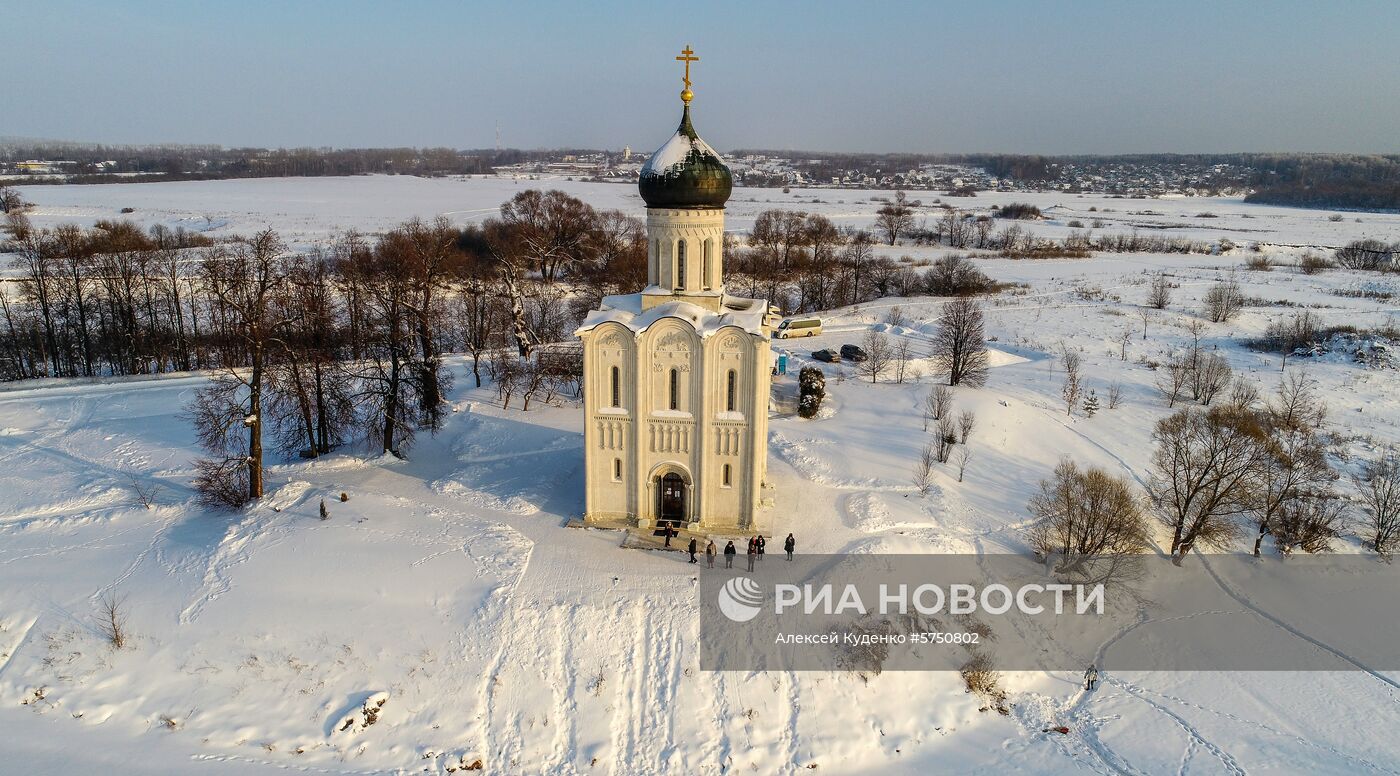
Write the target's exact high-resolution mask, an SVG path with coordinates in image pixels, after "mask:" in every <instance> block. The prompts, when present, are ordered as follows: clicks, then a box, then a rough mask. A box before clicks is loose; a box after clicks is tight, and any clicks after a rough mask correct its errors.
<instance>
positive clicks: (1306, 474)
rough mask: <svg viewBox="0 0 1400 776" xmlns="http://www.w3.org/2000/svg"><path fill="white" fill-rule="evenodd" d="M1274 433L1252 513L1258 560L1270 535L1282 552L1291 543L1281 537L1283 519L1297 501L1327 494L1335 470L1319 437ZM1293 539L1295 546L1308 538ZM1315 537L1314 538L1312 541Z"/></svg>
mask: <svg viewBox="0 0 1400 776" xmlns="http://www.w3.org/2000/svg"><path fill="white" fill-rule="evenodd" d="M1270 431H1271V432H1272V433H1271V434H1270V436H1269V439H1268V440H1267V441H1266V445H1267V447H1266V451H1267V453H1268V455H1267V457H1265V459H1264V462H1263V466H1262V468H1261V472H1260V476H1259V481H1258V484H1257V488H1256V489H1255V491H1254V493H1255V502H1254V505H1253V508H1252V509H1251V510H1250V511H1251V513H1252V514H1253V515H1254V521H1255V524H1256V525H1257V526H1258V527H1259V532H1258V534H1256V535H1255V537H1254V557H1256V558H1257V557H1259V553H1260V548H1261V546H1262V545H1263V543H1264V537H1265V536H1267V535H1270V534H1272V535H1274V538H1275V541H1277V542H1280V549H1284V547H1283V545H1284V544H1287V542H1286V541H1284V540H1283V539H1280V538H1279V532H1280V521H1281V520H1282V516H1283V515H1284V514H1285V512H1287V511H1288V510H1289V509H1290V508H1292V505H1294V503H1295V502H1298V501H1300V500H1303V499H1311V498H1316V497H1319V495H1320V494H1323V493H1327V492H1328V490H1329V488H1330V486H1331V482H1332V478H1333V474H1332V467H1331V466H1329V465H1328V464H1327V451H1326V449H1325V448H1324V446H1323V445H1322V443H1321V441H1320V440H1319V439H1318V438H1317V436H1316V435H1315V434H1312V433H1311V432H1309V431H1299V430H1295V429H1289V428H1282V427H1276V428H1273V429H1270ZM1317 516H1318V515H1313V516H1312V517H1317ZM1293 517H1295V518H1298V519H1300V520H1304V521H1305V522H1306V519H1311V518H1308V516H1306V515H1301V514H1295V515H1293ZM1305 518H1306V519H1305ZM1294 528H1295V529H1298V530H1303V529H1304V528H1305V526H1303V525H1302V524H1301V523H1300V524H1298V525H1295V526H1294ZM1290 538H1291V539H1296V540H1297V541H1296V542H1294V543H1295V544H1301V543H1303V541H1304V539H1305V538H1308V537H1304V536H1302V535H1296V536H1293V537H1290ZM1315 538H1317V537H1316V536H1311V538H1308V540H1309V541H1311V540H1312V539H1315ZM1290 546H1291V545H1290Z"/></svg>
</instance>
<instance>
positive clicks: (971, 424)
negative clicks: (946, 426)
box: [958, 410, 977, 445]
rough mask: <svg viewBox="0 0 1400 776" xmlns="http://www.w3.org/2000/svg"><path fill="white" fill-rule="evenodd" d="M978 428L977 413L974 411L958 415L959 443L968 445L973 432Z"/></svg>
mask: <svg viewBox="0 0 1400 776" xmlns="http://www.w3.org/2000/svg"><path fill="white" fill-rule="evenodd" d="M976 427H977V413H975V412H973V411H972V410H963V411H962V412H960V413H958V441H959V442H960V443H962V444H964V445H965V444H967V439H968V437H970V436H972V430H973V429H974V428H976Z"/></svg>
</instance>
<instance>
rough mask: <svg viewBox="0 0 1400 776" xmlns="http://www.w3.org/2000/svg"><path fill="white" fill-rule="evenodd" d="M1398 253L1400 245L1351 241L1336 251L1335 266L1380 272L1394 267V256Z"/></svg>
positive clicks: (1370, 241) (1376, 241)
mask: <svg viewBox="0 0 1400 776" xmlns="http://www.w3.org/2000/svg"><path fill="white" fill-rule="evenodd" d="M1396 253H1400V245H1391V244H1388V243H1384V242H1381V241H1380V240H1352V241H1351V242H1349V243H1347V244H1346V245H1345V246H1343V247H1341V248H1338V249H1337V254H1336V258H1337V264H1339V265H1341V266H1343V267H1346V268H1347V269H1368V270H1380V269H1389V268H1391V267H1394V266H1395V254H1396Z"/></svg>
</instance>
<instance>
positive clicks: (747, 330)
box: [575, 49, 776, 532]
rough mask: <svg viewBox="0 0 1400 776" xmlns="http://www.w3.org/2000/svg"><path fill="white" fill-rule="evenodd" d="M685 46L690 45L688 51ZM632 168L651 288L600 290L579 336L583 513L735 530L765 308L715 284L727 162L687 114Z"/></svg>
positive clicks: (760, 408) (753, 472)
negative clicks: (642, 207) (642, 208)
mask: <svg viewBox="0 0 1400 776" xmlns="http://www.w3.org/2000/svg"><path fill="white" fill-rule="evenodd" d="M689 55H690V52H689V50H688V49H687V51H686V57H687V58H688V57H689ZM687 58H682V57H677V59H682V60H683V61H686V65H687V74H686V89H685V91H683V92H681V99H682V102H683V104H684V110H683V114H682V118H681V124H680V127H679V129H677V130H676V134H675V135H673V136H672V137H671V139H670V140H668V141H666V144H665V145H663V146H661V148H659V149H658V150H657V151H656V153H654V154H652V155H651V158H650V159H648V160H647V163H646V165H645V166H644V167H643V168H642V172H641V181H640V184H639V188H640V189H641V195H642V199H643V200H644V201H645V202H646V206H647V240H648V248H647V287H646V288H644V289H642V290H641V292H640V293H635V294H624V295H618V296H609V297H605V298H604V299H603V304H602V307H601V309H598V310H595V311H593V312H592V313H590V314H589V315H588V317H587V318H585V319H584V322H583V325H582V326H580V327H579V329H578V331H577V332H575V333H576V334H577V335H578V337H579V338H580V339H581V340H583V362H584V413H585V426H584V449H585V453H584V455H585V459H586V461H585V463H586V471H587V475H586V482H587V485H586V488H587V492H586V494H585V500H586V507H585V510H586V514H585V516H586V519H587V521H588V522H590V523H595V524H599V523H601V524H606V525H618V524H623V525H627V526H635V527H638V528H654V527H657V526H658V525H659V524H661V523H670V524H672V525H674V526H675V527H676V528H679V529H690V530H698V531H706V532H711V531H717V532H726V531H732V532H740V531H744V530H748V529H750V528H752V527H754V526H755V516H756V513H757V510H758V507H759V505H760V503H761V501H762V498H763V484H764V477H765V476H766V474H767V468H768V454H767V453H768V396H769V378H770V371H771V369H772V354H771V351H770V348H769V338H770V335H771V334H772V332H773V327H774V326H775V325H776V320H775V318H774V317H773V316H772V315H771V314H770V312H769V308H768V303H767V302H766V301H765V300H761V299H745V298H741V297H736V296H732V295H730V294H727V293H725V290H724V280H723V278H724V251H723V245H724V204H725V202H726V201H727V200H728V199H729V193H730V189H731V188H732V186H733V179H732V177H731V176H730V173H729V168H728V167H726V166H725V165H724V162H722V161H721V160H720V158H719V155H718V154H716V153H715V151H714V150H713V149H711V148H710V147H709V146H708V145H706V144H705V142H704V141H703V140H701V139H700V137H699V136H698V135H697V134H696V133H695V128H694V127H693V126H691V123H690V101H691V98H692V96H693V95H692V93H691V91H690V81H689V70H688V68H689V62H690V61H694V60H693V59H687Z"/></svg>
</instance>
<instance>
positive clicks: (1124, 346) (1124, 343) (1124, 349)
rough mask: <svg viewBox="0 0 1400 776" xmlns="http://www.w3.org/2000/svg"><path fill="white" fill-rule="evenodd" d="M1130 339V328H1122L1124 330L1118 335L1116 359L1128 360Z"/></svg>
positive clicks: (1131, 333)
mask: <svg viewBox="0 0 1400 776" xmlns="http://www.w3.org/2000/svg"><path fill="white" fill-rule="evenodd" d="M1132 339H1133V331H1132V329H1131V328H1128V329H1124V330H1123V333H1122V334H1119V335H1118V360H1119V361H1127V360H1128V343H1129V342H1131V341H1132Z"/></svg>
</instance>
